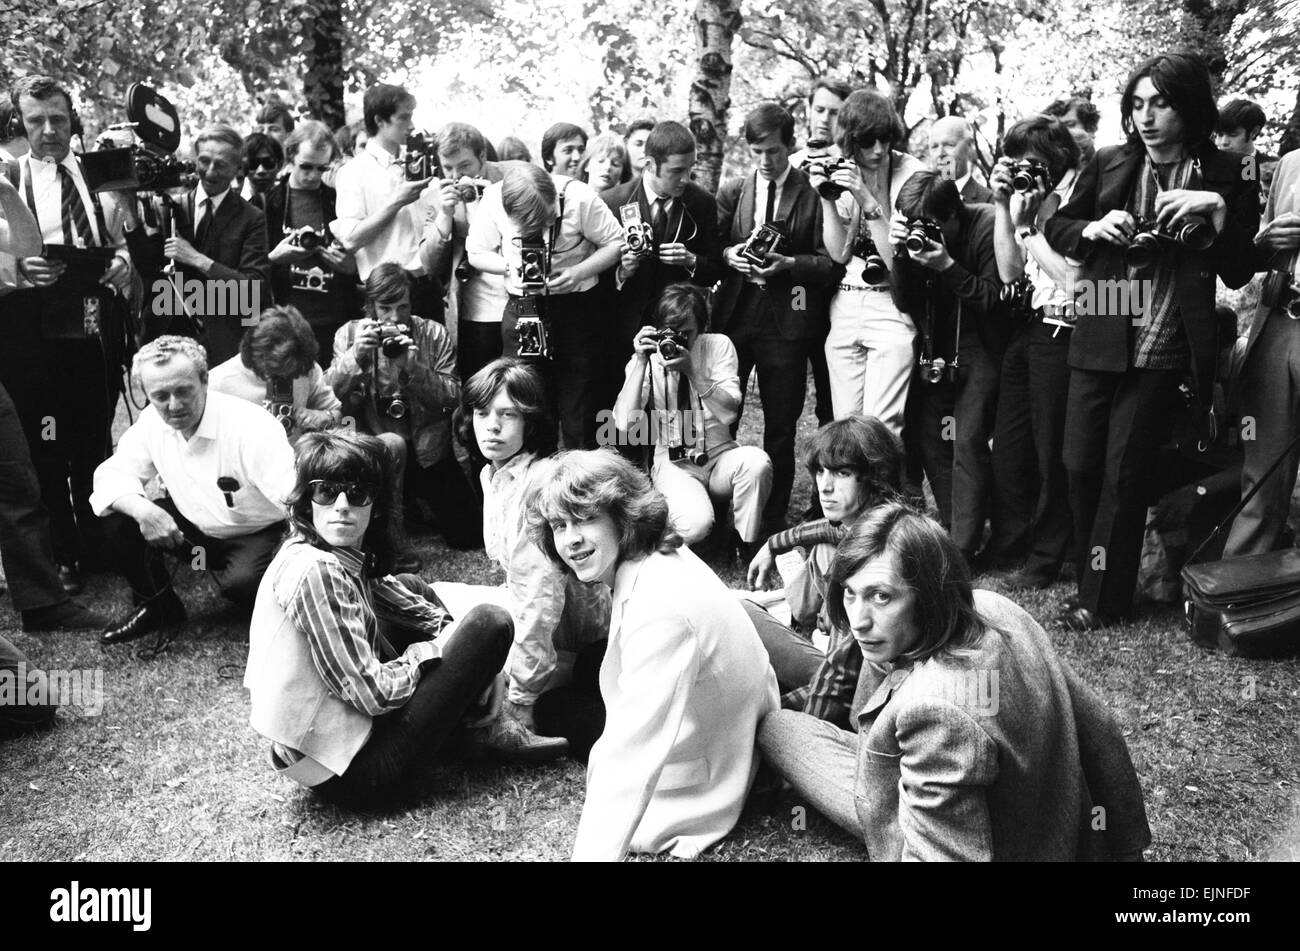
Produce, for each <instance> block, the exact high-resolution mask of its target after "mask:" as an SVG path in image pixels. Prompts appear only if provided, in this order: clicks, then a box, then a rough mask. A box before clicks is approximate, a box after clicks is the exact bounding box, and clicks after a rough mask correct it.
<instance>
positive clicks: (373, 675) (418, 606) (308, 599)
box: [285, 541, 449, 717]
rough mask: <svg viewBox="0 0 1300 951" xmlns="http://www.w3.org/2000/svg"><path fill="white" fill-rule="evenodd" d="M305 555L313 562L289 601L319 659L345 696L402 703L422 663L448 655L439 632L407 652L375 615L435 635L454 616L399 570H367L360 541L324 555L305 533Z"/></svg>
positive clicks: (324, 675) (363, 704)
mask: <svg viewBox="0 0 1300 951" xmlns="http://www.w3.org/2000/svg"><path fill="white" fill-rule="evenodd" d="M288 544H289V545H295V544H297V545H301V546H302V548H303V549H304V551H303V552H302V557H305V558H311V559H312V560H313V562H314V563H313V564H312V566H311V567H310V568H309V569H308V570H307V571H306V572H305V573H304V574H303V576H302V582H301V583H300V584H299V585H298V589H297V590H296V591H295V592H294V594H293V597H292V598H291V599H290V600H289V603H288V604H287V605H286V606H285V609H286V613H287V614H288V616H289V618H290V620H292V621H293V623H294V624H295V625H296V626H297V627H298V629H299V630H300V631H302V632H303V634H304V635H306V637H307V644H308V646H309V647H310V649H311V658H312V663H313V664H315V666H316V672H317V673H319V674H320V676H321V679H322V680H324V681H325V684H326V686H328V687H329V689H330V691H331V692H332V693H334V695H335V696H337V697H338V698H339V699H341V700H343V701H344V702H345V703H348V704H350V705H351V706H353V707H355V708H356V709H357V710H359V711H361V712H362V713H365V714H367V715H368V716H372V717H377V716H380V715H382V714H385V713H389V712H391V711H393V710H396V709H398V708H399V707H401V706H402V705H403V704H405V703H406V702H407V701H408V700H409V699H410V698H411V694H413V693H414V692H415V688H416V685H417V684H419V682H420V665H421V664H423V663H424V662H425V661H429V660H434V659H435V658H438V657H439V656H440V655H441V651H440V650H439V648H438V645H437V644H435V643H434V642H433V641H432V640H426V641H416V642H415V643H413V644H411V646H410V647H408V648H407V649H406V651H405V652H404V653H403V654H401V655H400V656H397V655H396V652H395V651H394V650H393V648H392V646H391V645H390V644H389V643H388V641H387V640H385V639H384V637H383V635H382V634H381V633H380V632H379V627H378V623H377V620H376V615H380V616H382V617H384V618H385V619H386V620H389V619H391V620H393V621H395V622H397V623H400V624H402V625H404V626H407V627H418V628H420V629H422V630H424V631H425V632H426V633H428V634H429V635H430V636H431V637H432V636H436V635H437V633H438V632H439V631H441V630H442V627H443V625H444V624H445V623H446V622H447V621H448V620H449V619H448V617H447V615H446V612H444V611H443V610H442V609H441V608H438V607H436V606H434V605H433V604H430V603H429V602H428V601H426V600H425V599H424V598H422V597H420V596H419V595H417V594H414V593H412V592H411V591H410V590H409V589H407V588H406V587H405V586H404V585H402V584H401V583H400V582H398V581H397V579H395V578H394V577H393V576H392V575H386V576H384V577H382V578H366V577H365V574H364V572H363V571H362V567H363V564H364V562H363V556H362V554H361V552H360V551H358V550H357V549H355V548H334V549H331V553H332V554H333V555H334V558H332V559H330V558H324V559H322V558H319V556H318V553H316V552H313V551H311V546H310V545H308V544H307V543H306V542H304V541H291V542H289V543H288Z"/></svg>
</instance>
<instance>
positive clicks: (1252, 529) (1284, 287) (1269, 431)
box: [1223, 151, 1300, 558]
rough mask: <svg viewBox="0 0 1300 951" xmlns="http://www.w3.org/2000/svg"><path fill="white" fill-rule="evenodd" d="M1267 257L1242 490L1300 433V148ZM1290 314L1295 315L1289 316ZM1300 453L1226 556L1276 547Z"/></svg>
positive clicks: (1280, 189) (1249, 343)
mask: <svg viewBox="0 0 1300 951" xmlns="http://www.w3.org/2000/svg"><path fill="white" fill-rule="evenodd" d="M1255 247H1256V248H1257V249H1258V255H1259V258H1260V263H1261V264H1263V265H1265V266H1266V267H1267V268H1269V272H1270V273H1269V276H1268V277H1267V278H1266V279H1265V281H1264V291H1263V294H1262V295H1261V297H1260V302H1259V307H1258V308H1257V309H1256V311H1255V317H1254V320H1253V321H1252V322H1251V325H1250V334H1249V336H1248V337H1247V340H1246V350H1245V353H1244V354H1243V355H1242V358H1241V364H1240V366H1241V383H1240V389H1239V391H1238V398H1239V399H1240V407H1239V408H1240V411H1241V416H1242V418H1243V419H1245V418H1246V417H1250V418H1252V419H1254V421H1255V438H1254V439H1247V440H1242V443H1243V448H1244V449H1245V453H1246V462H1245V467H1244V468H1243V470H1242V478H1241V491H1242V494H1243V495H1244V494H1245V493H1246V492H1249V491H1250V490H1251V488H1253V487H1254V486H1255V484H1256V483H1258V482H1259V480H1260V479H1261V478H1264V473H1265V471H1266V470H1267V467H1268V466H1269V465H1270V464H1271V463H1272V461H1273V460H1274V459H1276V458H1277V457H1278V455H1279V454H1280V453H1281V452H1282V449H1283V447H1284V446H1286V444H1287V443H1289V442H1290V441H1291V440H1292V439H1294V438H1295V436H1296V434H1297V433H1298V432H1300V403H1298V402H1297V400H1296V397H1295V393H1296V392H1297V389H1296V385H1295V382H1294V381H1295V380H1297V379H1300V334H1297V328H1300V320H1297V317H1300V151H1297V152H1289V153H1287V154H1286V155H1284V156H1283V157H1282V159H1281V161H1280V162H1278V165H1277V171H1276V172H1275V173H1274V174H1273V185H1272V187H1271V188H1270V189H1269V193H1268V203H1267V205H1265V208H1264V218H1263V227H1261V228H1260V229H1259V233H1258V234H1257V235H1256V236H1255ZM1287 317H1290V318H1291V319H1290V320H1287V319H1285V318H1287ZM1297 464H1300V460H1298V459H1297V457H1296V454H1295V453H1292V454H1291V457H1290V458H1289V459H1287V460H1286V462H1284V463H1283V465H1282V471H1281V472H1279V473H1276V474H1274V475H1272V476H1270V477H1268V481H1267V482H1265V484H1264V486H1263V487H1262V488H1261V489H1260V490H1259V492H1258V493H1256V495H1255V497H1254V498H1253V499H1251V500H1250V501H1249V502H1247V503H1246V507H1245V508H1243V509H1242V510H1241V514H1239V515H1238V516H1237V517H1236V519H1234V520H1233V523H1232V530H1231V531H1230V532H1229V534H1228V541H1227V545H1226V546H1225V548H1224V552H1223V554H1224V557H1225V558H1235V557H1237V556H1240V555H1257V554H1262V553H1264V552H1268V551H1272V550H1273V549H1274V548H1276V547H1277V544H1278V541H1279V536H1280V535H1281V533H1282V531H1283V529H1284V528H1285V526H1286V522H1287V516H1288V514H1289V512H1290V508H1291V493H1292V491H1293V490H1294V488H1295V480H1296V466H1297Z"/></svg>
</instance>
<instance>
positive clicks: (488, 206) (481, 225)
mask: <svg viewBox="0 0 1300 951" xmlns="http://www.w3.org/2000/svg"><path fill="white" fill-rule="evenodd" d="M480 201H481V207H480V209H479V213H478V215H477V216H476V217H475V218H474V221H473V223H472V224H471V225H470V229H469V235H468V237H467V238H466V239H465V248H466V252H467V255H468V257H469V263H470V264H471V265H472V266H473V267H476V268H478V269H479V270H480V271H483V272H484V273H487V274H504V275H505V283H506V292H507V294H508V295H509V296H508V298H507V300H506V306H505V311H504V313H503V316H502V322H501V337H502V349H503V352H504V353H505V355H506V356H509V357H514V356H531V357H539V356H542V354H540V353H538V352H537V351H538V349H539V348H538V347H537V346H534V343H535V342H536V341H535V340H533V339H532V337H531V335H532V334H533V333H535V332H537V330H538V329H539V326H540V329H541V330H544V331H545V335H546V337H547V341H546V342H547V345H548V346H549V348H550V351H551V359H550V361H548V362H546V363H545V364H544V365H543V366H542V369H543V372H548V370H547V368H548V367H549V372H550V377H551V385H552V386H553V387H554V390H553V398H554V399H555V401H556V404H557V407H558V416H559V421H560V440H561V445H562V446H563V447H564V448H566V449H576V448H587V447H591V446H594V445H595V444H596V418H595V412H596V406H595V403H596V388H597V386H598V384H599V376H598V373H599V366H598V364H599V362H600V359H601V356H602V355H601V353H600V349H599V345H598V343H597V341H599V340H600V339H601V336H600V334H601V322H602V318H603V317H604V314H602V313H601V311H600V309H599V308H598V307H596V306H594V305H595V300H596V298H595V294H594V293H593V292H594V290H595V288H596V282H597V278H598V277H599V276H600V274H601V272H602V271H606V270H608V269H609V268H611V267H613V266H614V264H615V262H617V261H618V259H619V254H620V248H621V247H622V242H623V229H622V228H620V227H619V224H618V219H617V218H615V217H614V215H613V213H612V212H611V211H610V210H609V208H608V207H606V205H605V203H604V202H603V201H601V200H600V198H599V197H598V196H597V195H596V193H595V192H594V191H592V190H591V187H590V186H588V185H584V184H583V183H582V182H579V181H576V180H572V179H567V178H564V177H563V176H561V175H557V174H548V173H546V172H544V171H542V170H541V169H540V168H538V167H537V166H535V165H522V164H520V165H514V166H511V167H510V168H509V169H508V170H507V171H506V172H505V175H504V177H503V178H502V180H501V181H500V182H497V183H494V184H492V185H489V186H488V187H487V188H486V189H485V190H484V192H483V197H482V199H480ZM526 256H527V257H526ZM525 265H527V267H525ZM525 271H527V273H525ZM534 312H538V313H539V314H540V317H539V318H538V319H540V321H541V324H540V325H538V324H537V323H535V322H534V319H533V315H534ZM521 326H523V327H525V328H528V334H529V336H528V337H521V334H520V329H519V328H520V327H521Z"/></svg>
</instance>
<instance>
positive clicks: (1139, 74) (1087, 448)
mask: <svg viewBox="0 0 1300 951" xmlns="http://www.w3.org/2000/svg"><path fill="white" fill-rule="evenodd" d="M1120 112H1121V115H1122V116H1123V123H1122V124H1123V127H1124V130H1125V132H1126V133H1127V134H1128V137H1129V138H1128V142H1127V143H1126V144H1124V145H1121V146H1114V147H1108V148H1104V149H1100V150H1099V151H1098V152H1097V155H1096V157H1095V158H1094V160H1093V161H1092V162H1090V163H1089V164H1088V166H1087V168H1085V169H1084V172H1083V174H1082V176H1081V177H1080V179H1079V183H1078V185H1076V186H1075V189H1074V195H1073V197H1072V198H1071V199H1070V201H1069V203H1068V204H1066V205H1065V206H1064V207H1062V208H1061V210H1060V211H1059V212H1057V214H1056V216H1055V217H1053V218H1052V219H1051V220H1049V221H1047V222H1046V223H1045V224H1044V226H1043V230H1044V232H1045V233H1046V235H1047V240H1048V242H1049V243H1050V244H1051V245H1052V247H1053V248H1055V249H1056V250H1057V251H1059V252H1060V253H1062V254H1065V255H1068V256H1069V257H1072V258H1075V259H1077V260H1081V261H1083V262H1084V264H1083V267H1082V269H1081V271H1080V275H1079V276H1080V283H1081V284H1082V285H1083V290H1084V292H1085V294H1086V293H1087V291H1088V290H1089V289H1090V288H1095V287H1096V286H1097V283H1096V282H1098V281H1107V282H1114V281H1121V282H1123V284H1124V286H1126V287H1129V288H1140V289H1141V293H1140V295H1139V296H1140V300H1139V302H1138V303H1139V304H1140V305H1142V306H1140V307H1134V306H1132V301H1131V300H1130V299H1129V298H1131V296H1132V295H1129V294H1125V295H1102V294H1096V293H1094V294H1092V295H1091V297H1092V301H1091V302H1090V306H1087V307H1085V308H1082V309H1078V310H1079V312H1078V323H1077V325H1076V327H1075V329H1074V332H1073V335H1072V339H1071V341H1070V355H1069V362H1070V368H1071V373H1070V394H1069V399H1068V405H1067V408H1066V429H1065V431H1066V441H1065V450H1064V452H1065V468H1066V471H1067V472H1068V473H1069V480H1070V497H1071V509H1072V511H1073V513H1074V519H1075V538H1076V540H1077V543H1078V545H1079V547H1080V557H1081V559H1082V563H1081V565H1080V578H1079V599H1078V604H1077V607H1074V606H1071V607H1070V610H1067V612H1066V613H1065V614H1064V615H1062V617H1061V621H1062V622H1063V623H1064V624H1066V626H1068V627H1070V628H1071V629H1073V630H1080V631H1085V630H1093V629H1095V628H1098V627H1103V626H1106V625H1108V624H1109V623H1112V622H1114V621H1115V620H1117V619H1119V618H1121V617H1124V616H1127V615H1129V614H1130V613H1131V611H1132V607H1133V603H1132V601H1133V589H1134V583H1135V581H1136V578H1137V570H1138V561H1139V555H1140V552H1141V548H1142V533H1143V527H1144V524H1145V519H1146V512H1147V507H1148V505H1149V504H1150V502H1151V498H1150V492H1151V477H1152V473H1153V471H1154V466H1153V460H1154V458H1155V454H1156V453H1157V452H1158V451H1159V448H1160V446H1161V445H1162V444H1163V443H1164V442H1165V441H1166V440H1167V438H1168V437H1169V433H1170V430H1171V428H1172V426H1173V424H1174V419H1175V416H1176V415H1177V412H1178V409H1179V405H1180V403H1181V402H1182V397H1181V396H1180V392H1179V388H1180V386H1181V385H1182V384H1183V383H1184V381H1185V380H1186V379H1187V377H1188V376H1189V374H1190V380H1191V382H1190V385H1191V388H1192V391H1193V392H1194V394H1195V404H1194V405H1193V412H1194V413H1195V414H1196V415H1197V417H1198V420H1199V422H1200V424H1201V428H1202V430H1203V431H1205V432H1206V433H1207V435H1208V433H1209V430H1210V423H1211V420H1212V419H1213V416H1212V409H1211V400H1212V395H1213V383H1214V363H1215V355H1216V339H1215V338H1216V327H1217V322H1216V320H1215V314H1214V275H1215V273H1217V274H1218V275H1219V276H1220V277H1221V278H1222V279H1223V282H1224V283H1225V284H1227V285H1228V286H1229V287H1240V286H1242V285H1243V284H1245V283H1246V282H1247V281H1249V280H1250V278H1251V275H1252V274H1253V272H1254V269H1255V265H1256V254H1255V248H1254V246H1253V245H1252V243H1251V237H1252V236H1253V235H1254V234H1255V230H1256V227H1257V225H1258V223H1259V194H1258V187H1259V185H1258V182H1256V181H1254V180H1246V179H1245V178H1243V176H1242V174H1241V162H1240V158H1239V156H1235V155H1233V154H1231V153H1223V152H1220V151H1219V150H1218V149H1217V148H1215V146H1214V144H1213V143H1212V142H1211V140H1210V136H1211V133H1212V132H1213V130H1214V122H1215V117H1216V116H1217V112H1218V111H1217V109H1216V108H1215V105H1214V98H1213V95H1212V93H1211V86H1210V75H1209V71H1208V69H1207V68H1206V66H1205V63H1204V62H1203V61H1202V60H1201V59H1200V58H1199V57H1197V56H1195V55H1191V54H1183V53H1167V54H1162V55H1158V56H1154V57H1152V58H1150V59H1148V60H1146V61H1144V62H1143V63H1142V64H1140V65H1139V66H1138V67H1137V68H1136V69H1135V70H1134V71H1133V73H1132V74H1131V75H1130V76H1129V80H1128V83H1127V85H1126V86H1125V89H1124V95H1123V99H1122V100H1121V104H1120ZM1162 235H1163V236H1162ZM1198 248H1199V249H1198ZM1103 286H1111V285H1110V284H1107V285H1103ZM1106 297H1111V298H1119V299H1111V300H1107V299H1105V298H1106ZM1134 317H1136V318H1137V319H1136V320H1134V319H1133V318H1134Z"/></svg>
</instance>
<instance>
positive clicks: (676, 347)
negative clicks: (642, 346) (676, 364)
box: [655, 327, 690, 360]
mask: <svg viewBox="0 0 1300 951" xmlns="http://www.w3.org/2000/svg"><path fill="white" fill-rule="evenodd" d="M655 341H656V342H657V346H658V347H659V356H661V357H663V358H664V359H665V360H675V359H677V358H678V357H680V356H681V355H682V354H683V353H684V352H685V351H687V350H689V349H690V346H689V345H688V344H687V343H686V335H685V334H683V333H682V332H681V331H679V330H673V329H672V328H671V327H664V328H662V329H661V330H659V331H658V332H657V333H656V334H655Z"/></svg>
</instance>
